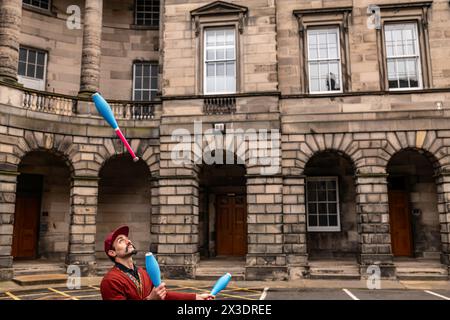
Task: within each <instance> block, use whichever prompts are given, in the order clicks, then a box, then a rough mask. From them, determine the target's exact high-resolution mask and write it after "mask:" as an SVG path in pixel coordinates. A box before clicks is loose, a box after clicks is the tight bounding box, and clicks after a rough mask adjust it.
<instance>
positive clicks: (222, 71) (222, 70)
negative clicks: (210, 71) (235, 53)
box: [216, 63, 225, 77]
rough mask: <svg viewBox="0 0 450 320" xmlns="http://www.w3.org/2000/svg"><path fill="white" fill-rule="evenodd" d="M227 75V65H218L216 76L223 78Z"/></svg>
mask: <svg viewBox="0 0 450 320" xmlns="http://www.w3.org/2000/svg"><path fill="white" fill-rule="evenodd" d="M224 75H225V64H224V63H218V64H217V65H216V76H218V77H221V76H224Z"/></svg>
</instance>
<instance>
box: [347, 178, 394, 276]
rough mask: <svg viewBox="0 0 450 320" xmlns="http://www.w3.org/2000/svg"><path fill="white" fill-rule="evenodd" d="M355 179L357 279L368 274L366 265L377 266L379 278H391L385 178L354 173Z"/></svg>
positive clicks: (391, 264) (391, 261) (392, 268)
mask: <svg viewBox="0 0 450 320" xmlns="http://www.w3.org/2000/svg"><path fill="white" fill-rule="evenodd" d="M355 179H356V183H355V184H356V205H357V213H358V218H359V219H358V221H359V224H358V231H359V247H360V256H359V263H360V272H361V276H362V277H363V278H365V277H367V276H369V275H370V274H368V273H367V267H368V266H370V265H378V266H379V267H380V269H381V276H382V277H383V278H394V277H395V267H394V265H393V257H392V251H391V235H390V226H389V203H388V187H387V175H385V174H358V175H356V177H355Z"/></svg>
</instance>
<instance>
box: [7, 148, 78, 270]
mask: <svg viewBox="0 0 450 320" xmlns="http://www.w3.org/2000/svg"><path fill="white" fill-rule="evenodd" d="M19 173H20V174H19V176H18V181H17V189H16V206H15V214H14V233H13V246H12V255H13V257H14V259H15V260H16V261H17V260H30V259H39V258H42V259H46V260H55V261H59V262H61V263H64V261H65V258H66V255H67V251H68V244H69V225H70V174H71V170H70V168H69V166H68V164H67V162H66V161H65V160H64V159H63V158H62V157H60V156H58V155H55V154H53V153H50V152H46V151H33V152H30V153H28V154H27V155H25V156H24V157H23V159H22V161H21V162H20V164H19ZM15 267H17V264H16V265H15Z"/></svg>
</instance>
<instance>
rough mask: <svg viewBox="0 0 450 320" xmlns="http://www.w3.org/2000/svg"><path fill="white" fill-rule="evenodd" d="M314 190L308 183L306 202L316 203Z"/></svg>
mask: <svg viewBox="0 0 450 320" xmlns="http://www.w3.org/2000/svg"><path fill="white" fill-rule="evenodd" d="M316 199H317V198H316V189H315V188H314V185H313V184H312V183H311V182H309V183H308V201H316Z"/></svg>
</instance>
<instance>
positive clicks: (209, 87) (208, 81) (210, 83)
mask: <svg viewBox="0 0 450 320" xmlns="http://www.w3.org/2000/svg"><path fill="white" fill-rule="evenodd" d="M215 89H216V88H215V85H214V78H212V77H207V78H206V91H207V92H208V93H210V92H214V91H215Z"/></svg>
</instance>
